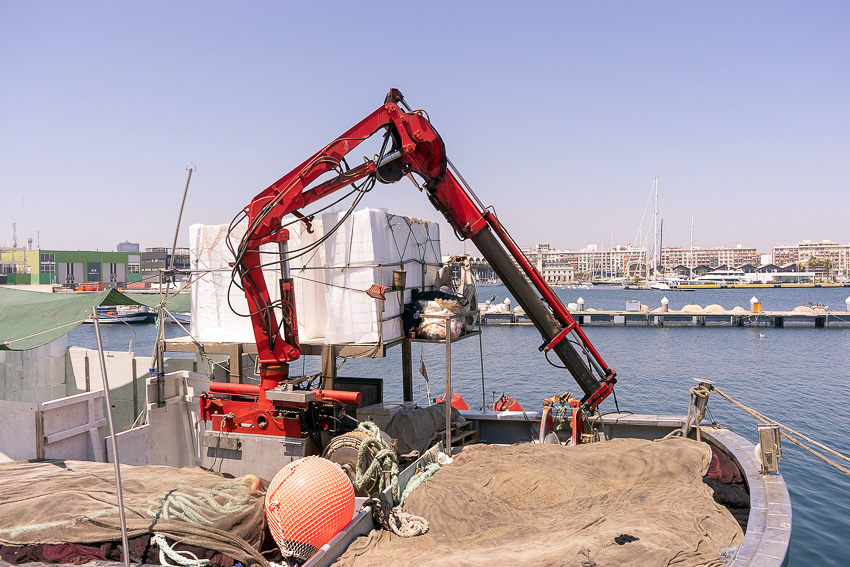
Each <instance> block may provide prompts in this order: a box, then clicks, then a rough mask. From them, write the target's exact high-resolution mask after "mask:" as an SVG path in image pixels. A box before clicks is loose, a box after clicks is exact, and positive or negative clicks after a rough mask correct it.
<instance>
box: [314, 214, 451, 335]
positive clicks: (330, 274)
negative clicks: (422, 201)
mask: <svg viewBox="0 0 850 567" xmlns="http://www.w3.org/2000/svg"><path fill="white" fill-rule="evenodd" d="M343 217H344V213H329V214H326V215H323V216H322V225H323V226H324V227H325V228H326V229H327V230H330V229H331V228H332V227H334V226H336V225H337V224H338V223H339V222H340V221H341V220H342V218H343ZM325 258H326V261H327V268H326V270H325V278H326V284H327V286H326V288H325V297H326V302H327V306H328V326H327V332H326V334H325V340H326V342H328V343H332V344H339V343H363V344H368V343H376V342H378V341H379V340H380V339H381V338H382V339H383V341H384V342H387V341H391V340H394V339H397V338H400V337H401V336H402V326H401V313H402V311H403V309H404V304H405V303H407V302H409V301H410V291H409V290H410V289H412V288H419V289H422V288H423V287H425V288H430V287H432V286H433V285H434V282H435V280H436V278H437V272H438V271H439V264H440V260H441V257H440V229H439V225H438V224H437V223H435V222H429V221H426V220H421V219H415V218H410V217H402V216H398V215H392V214H389V213H387V211H386V210H384V209H363V210H360V211H355V212H354V214H352V215H351V216H350V217H349V218H348V219H346V220H345V222H343V223H342V225H341V226H340V227H339V228H338V229H337V230H336V231H335V232H334V233H333V234H331V235H330V236H329V237H328V239H327V240H326V241H325ZM395 270H404V271H405V272H406V273H407V282H406V288H407V291H405V292H404V294H403V295H402V292H387V293H386V294H385V295H386V298H387V299H386V301H385V302H381V301H376V300H375V299H373V298H372V297H370V296H368V295H367V294H366V293H364V292H365V291H366V290H368V289H369V288H370V287H371V286H372V285H373V284H377V285H382V286H386V287H390V286H392V284H393V271H395ZM382 309H383V311H381V310H382Z"/></svg>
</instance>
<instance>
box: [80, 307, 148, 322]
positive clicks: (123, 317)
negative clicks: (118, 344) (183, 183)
mask: <svg viewBox="0 0 850 567" xmlns="http://www.w3.org/2000/svg"><path fill="white" fill-rule="evenodd" d="M151 315H152V313H151V312H150V311H148V308H147V306H146V305H104V306H101V307H98V308H97V319H98V321H99V322H100V323H146V322H147V321H148V319H149V318H150V316H151ZM83 322H84V323H93V322H94V320H93V319H86V320H85V321H83Z"/></svg>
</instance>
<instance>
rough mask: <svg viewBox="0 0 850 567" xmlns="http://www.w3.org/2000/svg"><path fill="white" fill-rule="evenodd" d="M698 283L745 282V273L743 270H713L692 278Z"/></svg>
mask: <svg viewBox="0 0 850 567" xmlns="http://www.w3.org/2000/svg"><path fill="white" fill-rule="evenodd" d="M694 281H695V282H700V283H719V284H740V283H745V282H746V274H744V272H743V270H714V271H713V272H709V273H707V274H705V275H702V276H698V277H696V278H694Z"/></svg>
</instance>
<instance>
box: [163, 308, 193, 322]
mask: <svg viewBox="0 0 850 567" xmlns="http://www.w3.org/2000/svg"><path fill="white" fill-rule="evenodd" d="M165 321H166V323H180V324H181V325H188V324H190V323H191V322H192V314H191V313H173V312H171V311H169V312H168V317H166V319H165Z"/></svg>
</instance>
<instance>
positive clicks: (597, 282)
mask: <svg viewBox="0 0 850 567" xmlns="http://www.w3.org/2000/svg"><path fill="white" fill-rule="evenodd" d="M590 283H591V284H593V285H616V286H620V287H622V286H624V285H626V283H628V279H627V278H611V279H605V280H593V281H591V282H590Z"/></svg>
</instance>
